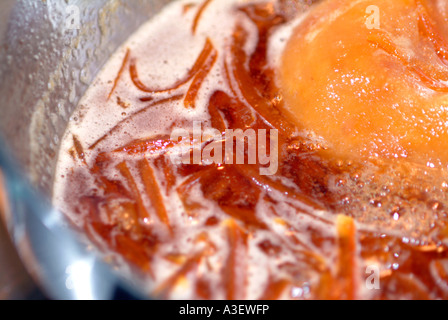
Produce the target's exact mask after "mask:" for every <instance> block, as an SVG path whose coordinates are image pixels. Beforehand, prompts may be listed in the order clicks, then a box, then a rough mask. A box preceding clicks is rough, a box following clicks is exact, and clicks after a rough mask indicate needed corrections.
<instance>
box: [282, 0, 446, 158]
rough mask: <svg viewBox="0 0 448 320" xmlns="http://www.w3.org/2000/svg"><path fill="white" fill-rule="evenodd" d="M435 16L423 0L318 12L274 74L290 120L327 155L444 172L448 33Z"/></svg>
mask: <svg viewBox="0 0 448 320" xmlns="http://www.w3.org/2000/svg"><path fill="white" fill-rule="evenodd" d="M444 6H445V7H446V6H447V5H444ZM438 9H440V4H439V1H429V0H428V1H424V0H394V1H390V0H360V1H352V0H331V1H323V2H322V3H321V4H319V5H317V6H316V7H315V8H314V9H313V10H312V11H311V12H310V13H309V15H308V16H307V17H306V18H305V19H304V20H303V21H302V22H301V23H300V25H299V26H298V27H297V28H296V29H295V30H294V32H293V34H292V36H291V37H290V39H289V41H288V43H287V46H286V48H285V50H284V53H283V57H282V64H281V67H280V70H279V81H280V87H281V88H282V93H283V95H284V99H285V108H286V111H287V113H288V114H289V115H290V117H291V119H292V120H293V121H294V122H295V123H296V124H297V125H299V126H300V127H301V128H304V129H307V130H311V131H312V132H314V133H315V134H316V135H317V136H319V137H322V138H323V139H324V140H325V141H326V142H327V144H328V147H329V148H328V151H326V152H328V154H330V155H331V156H333V157H334V156H335V155H336V156H338V157H340V158H348V159H357V158H360V157H361V158H369V157H380V158H392V159H393V158H401V159H402V158H407V159H408V160H410V161H415V162H419V163H420V162H421V163H424V164H431V165H446V164H448V61H446V58H447V56H448V55H447V54H446V53H447V52H448V49H447V46H446V44H445V41H446V40H447V35H448V34H447V30H446V27H445V25H446V21H447V20H446V17H445V15H444V14H443V13H439V12H441V10H438ZM446 9H447V10H448V8H446Z"/></svg>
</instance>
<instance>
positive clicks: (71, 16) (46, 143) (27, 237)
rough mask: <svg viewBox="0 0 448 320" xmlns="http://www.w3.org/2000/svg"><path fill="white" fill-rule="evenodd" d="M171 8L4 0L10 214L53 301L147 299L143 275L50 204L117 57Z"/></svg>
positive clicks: (3, 123)
mask: <svg viewBox="0 0 448 320" xmlns="http://www.w3.org/2000/svg"><path fill="white" fill-rule="evenodd" d="M168 2H169V0H66V1H61V0H46V1H41V0H2V1H0V171H1V172H2V173H1V174H0V214H1V217H2V220H3V222H4V224H5V226H6V229H7V231H8V233H9V236H10V238H11V240H12V242H13V244H14V246H15V248H16V249H17V252H18V255H19V257H20V259H21V261H22V262H23V264H24V266H25V268H26V270H27V272H28V273H29V274H30V275H31V276H32V278H33V279H34V280H35V281H36V283H37V284H38V285H39V287H40V288H41V289H42V290H43V292H44V293H45V295H46V296H47V297H49V298H51V299H114V298H142V297H145V292H143V290H142V288H140V287H138V286H137V285H136V283H139V279H137V278H138V277H139V276H138V275H135V274H133V276H132V277H131V276H128V275H125V274H122V273H121V272H120V273H118V272H116V271H115V270H113V268H112V267H110V266H109V265H108V264H106V263H104V262H103V259H102V257H101V255H100V254H99V253H97V252H96V251H95V249H93V248H92V246H90V245H89V243H88V241H87V240H86V239H84V238H83V236H82V234H79V233H77V232H76V231H74V230H72V229H71V227H70V225H69V223H68V222H67V221H66V220H65V218H64V216H63V215H61V214H60V213H59V212H57V211H56V210H55V209H54V208H52V206H51V202H50V199H51V197H52V185H53V181H54V174H55V167H56V162H57V154H58V149H59V146H60V142H61V138H62V136H63V134H64V131H65V129H66V126H67V123H68V121H69V120H70V116H71V114H72V112H73V111H74V109H75V107H76V106H77V104H78V102H79V100H80V98H81V97H82V96H83V94H84V93H85V91H86V89H87V88H88V86H89V84H90V83H91V82H92V80H93V79H94V78H95V76H96V75H97V73H98V72H99V71H100V69H101V67H102V66H103V65H104V63H105V62H106V61H107V60H108V59H109V57H110V56H111V55H112V53H113V52H114V51H115V50H116V49H117V48H118V47H119V46H120V45H121V44H122V43H123V42H124V41H125V40H126V39H127V38H128V37H129V36H130V35H131V34H132V33H133V32H134V31H135V30H136V29H137V28H138V27H139V26H140V25H141V24H143V23H144V22H145V21H147V20H148V19H149V18H151V17H152V16H153V15H154V14H156V13H157V12H158V11H159V10H160V9H161V8H162V7H163V6H164V5H166V4H167V3H168ZM0 232H1V231H0ZM0 249H1V248H0ZM0 257H2V256H1V255H0ZM0 263H1V265H5V264H7V263H8V261H0Z"/></svg>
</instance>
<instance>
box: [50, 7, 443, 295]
mask: <svg viewBox="0 0 448 320" xmlns="http://www.w3.org/2000/svg"><path fill="white" fill-rule="evenodd" d="M371 2H372V1H353V2H352V3H353V5H348V1H333V0H332V1H322V2H321V3H320V4H316V5H312V6H310V5H308V4H302V3H301V2H295V1H267V2H263V1H237V0H235V1H227V0H226V1H223V0H214V1H205V2H200V1H199V2H184V1H181V2H175V3H173V4H172V5H170V6H169V7H167V8H166V9H165V10H164V11H163V12H162V13H160V14H159V15H158V16H157V17H155V18H154V19H153V20H151V21H150V22H148V24H146V25H144V26H143V27H142V28H141V29H140V30H139V31H138V32H136V34H135V35H134V36H132V37H131V38H130V39H129V41H128V42H127V43H126V44H125V45H124V46H123V47H122V48H121V49H120V50H119V51H118V52H117V53H116V54H115V56H114V57H112V59H111V60H110V61H109V63H108V64H107V65H106V66H105V68H104V70H103V71H102V72H101V74H100V75H99V77H98V79H97V80H96V81H95V83H94V84H93V85H92V87H91V88H90V89H89V91H88V92H87V93H86V95H85V97H84V98H83V99H82V101H81V103H80V106H79V108H78V110H77V111H76V112H75V114H74V115H73V116H72V122H71V123H70V126H69V128H68V130H67V133H66V135H65V139H64V143H63V146H62V148H61V153H60V155H59V166H58V170H57V180H56V182H55V187H54V201H55V204H56V206H58V207H59V208H61V210H62V211H63V212H65V213H66V214H67V215H68V217H69V218H70V219H71V220H72V221H73V222H74V223H75V225H77V226H78V227H79V228H81V229H82V230H84V231H85V233H86V234H87V235H88V236H89V238H90V239H91V240H92V241H93V242H94V243H95V244H96V245H97V246H98V247H99V248H101V249H102V250H103V251H104V252H106V253H107V256H108V259H109V260H110V262H111V263H113V264H116V265H117V266H119V267H121V268H125V266H128V265H129V266H132V268H133V267H136V268H137V269H138V270H140V271H142V272H143V273H144V274H145V275H146V276H147V279H148V280H147V283H146V284H145V285H144V286H145V288H146V290H147V291H148V294H151V295H153V296H156V297H160V298H174V299H179V298H180V299H182V298H191V299H397V298H405V299H412V298H414V299H425V298H428V299H435V298H448V253H447V251H446V249H447V245H448V242H447V236H448V228H447V223H446V221H447V212H446V210H447V209H446V208H447V205H448V201H447V199H446V191H447V188H448V175H447V172H446V169H445V167H443V166H442V165H441V163H443V161H445V160H446V159H445V155H444V152H445V151H443V150H442V151H441V152H439V151H438V149H436V148H435V147H434V146H431V143H427V141H428V135H427V131H425V130H423V131H418V130H420V129H416V131H415V134H410V135H409V139H408V140H406V143H403V141H404V140H399V139H398V138H397V137H401V136H402V130H405V129H406V128H407V127H408V126H413V124H414V123H415V121H417V122H418V119H419V118H418V117H416V118H417V120H415V121H414V120H409V121H404V120H401V119H398V118H393V121H396V122H397V128H396V129H391V128H384V129H381V130H379V135H378V137H379V138H378V137H376V138H377V139H380V140H382V141H384V142H385V143H384V145H383V146H381V147H379V148H371V146H369V144H366V139H371V135H372V133H373V132H374V131H373V130H372V129H371V127H369V126H365V127H362V126H361V127H360V126H359V125H357V124H356V121H355V120H356V119H358V118H360V116H359V113H360V108H362V107H364V106H365V103H367V102H368V103H370V105H372V109H373V111H378V110H388V109H385V108H386V107H387V105H388V104H393V105H395V104H397V103H398V104H400V103H402V102H403V101H405V100H406V99H407V100H406V101H408V100H409V101H410V100H412V101H413V103H414V104H415V105H416V107H415V108H413V109H412V110H411V111H409V110H407V109H406V110H405V111H406V112H408V113H407V116H408V117H409V118H411V119H413V118H412V117H413V116H417V115H419V113H418V112H419V111H418V110H431V109H432V108H433V107H434V106H435V105H437V104H440V103H442V102H441V101H442V100H441V99H442V98H443V90H441V89H440V90H439V88H438V87H434V86H439V85H440V86H442V84H439V83H436V84H434V83H432V84H431V86H432V87H429V88H428V86H427V83H426V84H424V83H422V81H423V80H425V79H426V78H424V79H422V78H421V77H416V76H415V72H411V71H410V70H409V66H407V65H406V64H404V66H403V63H402V62H401V61H400V59H399V57H398V58H397V57H396V56H397V55H396V56H395V57H391V55H390V54H388V52H385V50H384V48H383V47H384V46H385V45H384V43H385V41H386V40H385V39H386V38H385V37H384V36H383V34H376V35H377V36H378V37H377V38H374V39H373V40H374V41H373V40H372V39H371V41H368V40H369V39H367V41H366V40H365V37H366V35H367V34H370V33H368V32H367V31H363V30H361V31H359V32H358V33H357V32H353V28H352V27H353V24H356V23H359V22H361V19H362V17H364V15H365V10H366V6H368V5H369V4H371ZM379 2H381V8H383V9H382V10H384V14H385V15H384V16H385V20H384V26H385V29H384V30H383V31H384V32H387V33H388V34H392V36H396V37H400V38H402V39H403V43H408V44H409V47H410V48H412V50H413V51H415V52H416V54H421V53H422V52H423V53H424V54H425V56H424V57H418V58H419V59H415V64H416V66H418V67H419V68H422V70H424V74H425V75H429V76H431V77H437V79H439V78H438V77H439V76H440V79H441V81H442V82H443V81H444V78H443V72H441V73H440V74H439V73H438V71H437V70H436V69H434V68H436V67H438V66H440V68H443V67H444V66H443V65H442V64H443V63H444V61H442V60H441V61H439V60H437V59H441V58H440V57H438V55H437V53H440V52H441V51H440V50H438V51H436V53H434V52H432V51H431V52H429V49H428V54H427V55H426V52H427V50H426V48H430V42H431V41H430V39H429V40H428V39H427V38H428V37H426V38H423V40H421V41H420V40H419V41H417V40H415V37H414V34H413V33H412V32H411V31H415V28H416V24H418V23H417V22H416V20H418V14H417V13H415V12H416V11H415V10H414V9H415V8H417V4H418V3H420V2H414V1H394V2H393V4H391V3H392V2H391V1H387V2H386V1H376V3H379ZM421 3H423V5H425V10H428V11H425V12H428V15H429V16H430V17H434V12H433V11H431V10H435V9H434V8H435V6H436V5H439V4H443V3H444V2H443V1H421ZM358 10H361V11H358ZM397 10H398V11H400V12H401V13H402V15H400V18H399V19H392V18H391V16H392V14H391V12H393V11H394V12H396V11H397ZM408 11H409V12H408ZM411 11H412V14H411ZM417 12H418V11H417ZM396 16H397V15H396V14H395V18H396ZM328 17H332V19H327V18H328ZM319 19H321V20H319ZM431 19H435V20H434V21H435V22H434V24H435V25H441V22H440V21H442V20H440V19H443V17H442V16H439V15H436V16H435V18H431ZM172 21H176V23H175V24H173V23H172ZM341 21H343V23H341ZM390 21H395V22H394V23H396V24H398V26H395V27H394V26H390V25H389V23H388V22H390ZM431 21H432V20H431ZM401 24H403V25H406V26H408V27H409V28H405V27H403V26H402V25H401ZM313 28H317V30H318V31H315V30H314V29H313ZM310 30H314V32H311V31H310ZM380 30H382V29H380ZM397 30H398V31H397ZM350 32H352V33H351V34H350ZM441 32H442V31H441ZM310 34H311V35H310ZM349 34H350V35H349ZM430 38H431V37H430ZM406 39H408V40H407V42H406ZM425 39H426V40H425ZM344 41H345V42H346V43H344ZM338 44H342V48H339V47H338ZM328 45H330V46H334V48H332V49H331V50H328V49H326V48H327V47H326V46H328ZM422 48H423V49H424V50H423V49H422ZM431 49H432V47H431ZM378 52H380V53H378ZM392 52H395V51H392ZM345 55H346V56H345ZM436 56H437V57H436ZM420 58H421V59H420ZM397 60H398V61H397ZM372 61H373V62H372ZM434 61H436V62H437V64H435V62H434ZM338 63H340V64H341V67H340V70H341V73H337V72H335V66H339V65H338ZM387 68H389V69H390V70H389V69H387ZM415 68H416V67H415ZM385 69H386V70H388V71H387V72H386V71H384V70H385ZM350 70H354V71H356V73H357V74H351V73H350ZM358 73H359V74H358ZM340 74H344V75H345V76H346V79H347V81H349V80H353V81H351V82H350V85H348V84H347V83H345V82H344V81H343V78H342V77H340V76H339V75H340ZM372 74H373V75H375V76H376V77H377V78H378V79H379V80H378V83H376V82H375V81H373V80H369V83H368V84H367V83H366V82H365V81H364V80H365V79H367V78H369V79H370V77H372ZM385 78H387V79H389V80H387V81H386V82H387V83H390V85H391V86H393V87H394V90H395V91H394V94H389V93H387V92H380V93H378V94H375V92H374V91H375V90H376V89H377V88H378V87H380V88H383V87H384V86H383V82H381V81H385V80H384V79H385ZM356 79H363V81H364V82H363V81H360V82H358V81H355V80H356ZM311 81H314V82H315V83H314V85H313V86H312V87H311V86H310V85H309V83H310V82H311ZM366 81H367V80H366ZM327 82H328V83H332V84H333V85H334V86H333V87H334V90H333V91H331V90H328V83H327ZM352 82H353V83H352ZM424 85H426V87H425V88H424V89H422V87H423V86H424ZM413 86H417V87H418V88H419V90H420V91H418V90H414V89H415V87H413ZM410 88H412V90H411V89H410ZM363 89H367V91H366V93H365V96H363V97H361V98H359V96H358V95H357V94H356V93H358V92H360V91H361V92H362V90H363ZM369 90H372V91H369ZM441 91H442V92H441ZM332 93H334V94H335V95H338V96H339V97H340V98H341V101H340V102H338V103H336V102H335V101H336V100H335V99H332V98H333V97H334V96H333V95H331V94H332ZM324 98H325V99H324ZM359 99H361V100H359ZM362 99H364V100H362ZM372 99H373V100H375V99H376V100H375V101H377V102H376V103H373V102H372ZM316 101H319V102H321V104H320V105H316ZM417 105H418V106H417ZM375 108H376V109H375ZM399 108H400V107H397V108H395V109H393V108H392V109H391V110H392V111H389V110H388V111H384V114H385V115H384V117H383V116H382V115H378V112H373V111H372V112H370V113H369V112H364V114H363V116H362V119H364V120H365V122H366V123H369V124H372V125H373V124H376V125H378V126H379V127H381V126H382V125H384V122H385V121H386V120H385V119H386V118H389V117H390V116H391V117H394V116H395V113H394V112H395V111H393V110H398V109H399ZM403 108H404V107H403ZM338 110H339V111H338ZM361 110H364V109H361ZM403 112H404V111H403ZM361 113H362V112H361ZM437 114H438V115H440V117H443V113H440V112H438V113H437ZM193 121H201V122H202V126H203V128H204V129H205V128H215V129H217V130H219V131H220V132H224V130H225V129H229V128H231V129H247V128H252V129H255V130H260V129H266V130H270V129H277V130H278V132H279V170H278V172H277V174H276V175H274V176H262V175H260V174H259V170H258V169H259V168H260V165H233V164H227V163H222V164H214V165H207V164H205V163H204V164H199V165H198V164H197V165H176V164H173V163H172V162H170V157H169V155H170V154H172V153H176V152H179V151H178V149H177V145H176V143H173V142H172V141H170V140H169V135H170V133H171V132H172V130H173V128H183V129H187V130H192V127H193ZM347 121H348V122H349V124H350V125H352V124H353V126H352V127H349V129H347ZM424 121H426V124H427V125H428V126H429V127H430V128H431V126H432V125H433V120H432V118H431V117H427V118H424ZM381 128H382V127H381ZM434 128H436V127H434ZM346 130H349V131H350V130H357V134H354V135H349V134H347V133H346V132H347V131H346ZM439 134H440V135H441V136H443V135H442V133H441V132H439ZM394 135H395V136H394ZM391 136H393V139H392V138H391V139H389V138H390V137H391ZM388 139H389V140H388ZM397 139H398V140H399V142H400V143H398V142H397V141H398V140H397ZM374 141H375V140H374ZM378 141H379V140H378ZM436 141H438V140H436ZM438 142H440V143H444V142H443V139H441V140H440V141H438ZM397 146H398V147H403V148H405V150H406V151H407V152H408V154H411V153H413V156H412V157H413V158H412V157H411V158H410V157H403V156H399V157H398V158H396V157H394V156H391V157H390V156H389V155H395V154H399V153H398V151H397V150H398V149H397V148H398V147H397ZM409 146H411V147H409ZM408 147H409V148H408ZM400 150H401V149H400ZM383 151H384V152H383ZM359 155H361V156H359ZM428 159H437V160H438V161H439V162H440V163H437V166H436V165H433V166H431V165H430V166H428V165H427V162H428V161H424V160H428ZM433 162H435V161H433ZM431 163H432V162H431ZM369 270H370V271H369ZM372 270H374V271H375V270H377V271H378V274H377V277H376V278H375V281H376V280H377V281H378V284H379V289H375V288H374V287H372V286H369V285H368V282H369V281H371V279H372V278H369V277H368V276H370V275H371V271H372ZM371 284H372V283H371Z"/></svg>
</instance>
